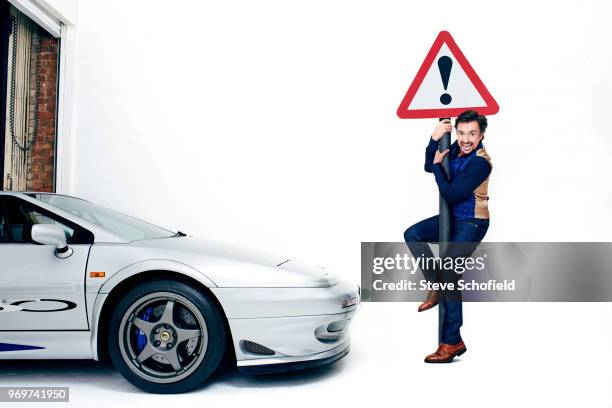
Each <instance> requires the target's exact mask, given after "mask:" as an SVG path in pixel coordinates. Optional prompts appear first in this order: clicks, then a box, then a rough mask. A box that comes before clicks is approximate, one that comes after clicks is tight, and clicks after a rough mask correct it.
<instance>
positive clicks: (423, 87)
mask: <svg viewBox="0 0 612 408" xmlns="http://www.w3.org/2000/svg"><path fill="white" fill-rule="evenodd" d="M467 109H474V110H476V111H478V113H480V114H482V115H492V114H495V113H497V112H498V111H499V106H498V105H497V102H495V99H493V97H492V96H491V94H490V93H489V91H488V90H487V88H486V87H485V86H484V84H483V83H482V81H481V80H480V78H479V77H478V75H477V74H476V72H475V71H474V69H473V68H472V66H471V65H470V63H469V62H468V61H467V59H466V58H465V56H464V55H463V53H462V52H461V50H460V49H459V47H457V44H456V43H455V41H454V40H453V38H452V37H451V35H450V33H448V32H447V31H442V32H441V33H440V34H438V37H437V38H436V40H435V41H434V44H433V45H432V47H431V49H430V50H429V53H428V54H427V56H426V57H425V61H423V64H422V65H421V68H420V69H419V71H418V72H417V75H416V76H415V78H414V80H413V81H412V84H411V85H410V88H408V92H406V96H404V99H403V100H402V103H401V104H400V106H399V108H398V109H397V115H398V116H399V117H400V118H402V119H412V118H442V117H454V116H458V115H459V114H460V113H461V112H463V111H465V110H467Z"/></svg>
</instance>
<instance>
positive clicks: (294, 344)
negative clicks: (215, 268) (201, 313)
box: [213, 282, 359, 373]
mask: <svg viewBox="0 0 612 408" xmlns="http://www.w3.org/2000/svg"><path fill="white" fill-rule="evenodd" d="M213 292H214V293H215V295H216V296H217V297H218V299H219V301H220V302H221V304H222V305H223V306H224V311H225V312H226V316H227V318H228V323H229V327H230V331H231V335H232V340H233V344H234V350H235V352H236V363H237V365H238V368H239V370H240V371H241V372H245V373H268V372H279V371H281V372H282V371H294V370H298V369H303V368H309V367H314V366H318V365H322V364H329V363H332V362H334V361H336V360H338V359H340V358H342V357H344V356H345V355H346V354H347V353H348V351H349V345H350V339H349V331H348V329H349V326H350V322H351V320H352V318H353V317H354V316H355V314H356V313H357V308H358V305H359V290H358V286H357V285H353V284H348V283H343V282H340V283H338V284H336V285H334V286H330V287H327V288H256V289H255V288H250V289H246V288H235V289H234V288H215V289H213ZM347 299H354V301H355V302H356V304H354V305H351V306H348V307H346V306H343V305H344V303H343V302H345V301H346V300H347ZM226 305H232V306H230V307H226Z"/></svg>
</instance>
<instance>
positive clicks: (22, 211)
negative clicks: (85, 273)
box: [4, 198, 93, 244]
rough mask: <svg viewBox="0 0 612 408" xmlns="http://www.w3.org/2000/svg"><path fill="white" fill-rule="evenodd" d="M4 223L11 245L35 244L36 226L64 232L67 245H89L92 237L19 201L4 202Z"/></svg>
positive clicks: (45, 212)
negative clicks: (33, 232)
mask: <svg viewBox="0 0 612 408" xmlns="http://www.w3.org/2000/svg"><path fill="white" fill-rule="evenodd" d="M4 207H5V214H6V223H7V231H8V237H9V240H10V241H9V242H12V243H35V242H34V241H33V240H32V236H31V231H32V226H33V225H36V224H53V225H57V226H59V227H60V228H62V229H63V230H64V233H65V234H66V242H67V243H68V244H78V243H91V242H93V237H89V236H87V235H91V233H89V232H88V231H84V230H82V229H80V230H78V229H77V228H78V227H77V226H76V225H70V224H71V223H69V222H66V221H63V220H60V219H59V218H60V217H57V216H55V215H54V214H52V213H49V212H47V211H45V210H43V209H39V208H37V207H36V206H34V205H31V204H30V203H28V202H26V201H23V200H20V199H12V198H11V199H7V200H4Z"/></svg>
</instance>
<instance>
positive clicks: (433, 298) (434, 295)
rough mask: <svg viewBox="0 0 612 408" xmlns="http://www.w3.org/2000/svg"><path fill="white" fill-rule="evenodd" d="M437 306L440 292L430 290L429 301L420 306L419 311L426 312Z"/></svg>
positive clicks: (426, 300)
mask: <svg viewBox="0 0 612 408" xmlns="http://www.w3.org/2000/svg"><path fill="white" fill-rule="evenodd" d="M437 304H438V292H437V291H435V290H430V291H429V293H427V299H425V301H424V302H423V303H421V304H420V305H419V309H418V311H419V312H424V311H426V310H429V309H431V308H432V307H434V306H435V305H437Z"/></svg>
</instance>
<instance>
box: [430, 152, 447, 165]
mask: <svg viewBox="0 0 612 408" xmlns="http://www.w3.org/2000/svg"><path fill="white" fill-rule="evenodd" d="M448 151H449V149H446V150H444V151H442V152H441V151H439V150H436V155H435V156H434V160H433V162H434V164H437V163H442V160H444V156H446V155H447V154H448Z"/></svg>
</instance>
